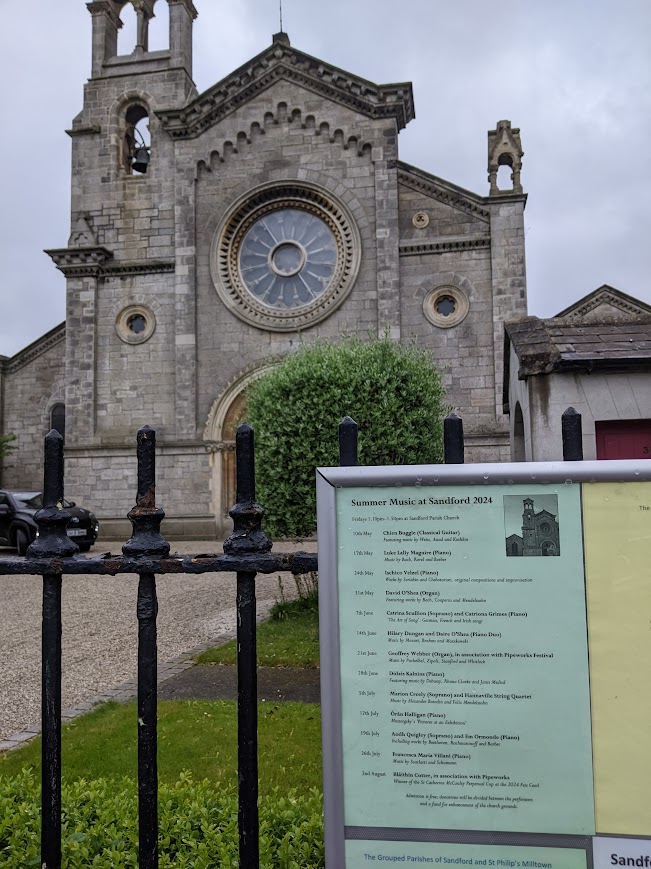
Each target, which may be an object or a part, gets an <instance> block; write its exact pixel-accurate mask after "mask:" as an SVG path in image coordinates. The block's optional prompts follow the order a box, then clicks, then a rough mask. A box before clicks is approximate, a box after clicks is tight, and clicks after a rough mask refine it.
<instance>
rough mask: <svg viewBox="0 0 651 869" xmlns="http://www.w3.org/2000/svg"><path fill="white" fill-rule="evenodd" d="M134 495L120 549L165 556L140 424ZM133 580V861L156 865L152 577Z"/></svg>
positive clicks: (151, 441)
mask: <svg viewBox="0 0 651 869" xmlns="http://www.w3.org/2000/svg"><path fill="white" fill-rule="evenodd" d="M136 450H137V456H138V493H137V496H136V506H135V507H134V508H133V509H132V510H130V512H129V513H128V518H129V519H130V521H131V524H132V526H133V532H132V534H131V539H130V540H129V541H128V542H127V543H125V544H124V546H123V547H122V552H123V553H124V554H125V555H129V556H135V557H138V556H141V557H143V556H149V557H159V558H164V557H165V556H166V555H169V551H170V547H169V543H167V541H166V540H165V538H164V537H163V536H162V534H161V533H160V524H161V522H162V521H163V519H164V518H165V513H164V511H163V510H161V508H160V507H156V432H155V431H154V430H153V429H151V428H149V426H144V427H143V428H141V429H140V430H139V432H138V435H137V448H136ZM139 577H140V579H139V582H138V604H137V617H138V842H139V849H138V854H139V857H138V865H139V866H140V869H157V867H158V764H157V758H156V753H157V710H156V704H157V700H158V684H157V682H158V678H157V677H158V662H157V644H156V643H157V638H156V616H157V615H158V601H157V599H156V576H155V574H153V573H140V574H139Z"/></svg>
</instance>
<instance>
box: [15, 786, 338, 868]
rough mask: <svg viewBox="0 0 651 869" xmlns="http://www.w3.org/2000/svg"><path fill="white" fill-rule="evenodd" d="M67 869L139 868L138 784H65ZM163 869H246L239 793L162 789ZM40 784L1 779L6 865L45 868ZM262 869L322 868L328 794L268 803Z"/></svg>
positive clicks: (263, 812) (264, 803)
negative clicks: (242, 857) (240, 859)
mask: <svg viewBox="0 0 651 869" xmlns="http://www.w3.org/2000/svg"><path fill="white" fill-rule="evenodd" d="M62 799H63V854H64V857H63V869H82V867H83V869H87V867H89V866H94V867H105V869H123V867H129V869H132V867H133V869H135V867H137V865H138V863H137V842H138V833H137V827H138V822H137V818H138V809H137V794H136V788H135V786H134V783H133V782H132V781H130V780H128V779H125V780H124V781H122V782H115V781H110V782H109V781H106V780H103V779H99V780H97V781H83V780H82V781H77V782H75V783H73V784H67V785H65V784H64V787H63V794H62ZM158 807H159V828H160V833H159V853H160V864H159V865H160V869H166V867H175V869H215V867H216V866H219V867H220V869H227V867H237V866H238V856H237V855H238V833H237V797H236V794H235V793H234V792H233V791H232V790H228V791H223V790H222V791H220V790H216V789H215V787H214V786H213V785H211V784H210V783H209V782H207V781H205V782H199V783H196V782H193V781H192V780H191V779H190V778H189V777H187V776H182V777H181V779H180V780H179V781H178V782H177V783H176V784H174V785H164V784H163V785H161V786H160V789H159V803H158ZM39 814H40V785H39V784H38V783H37V782H36V781H35V779H34V776H33V774H32V773H31V772H30V771H28V770H24V771H23V773H22V774H21V775H20V776H17V777H14V778H9V777H0V866H2V867H3V869H29V867H40V865H41V861H40V854H39V851H40V817H39ZM260 865H261V867H262V869H322V867H323V866H324V865H325V862H324V856H323V818H322V799H321V795H320V794H319V793H317V792H316V791H313V792H312V793H311V794H310V795H309V796H308V797H299V796H296V794H294V793H290V794H288V795H286V796H280V795H279V794H278V793H276V794H274V795H272V796H269V797H265V798H262V799H261V800H260Z"/></svg>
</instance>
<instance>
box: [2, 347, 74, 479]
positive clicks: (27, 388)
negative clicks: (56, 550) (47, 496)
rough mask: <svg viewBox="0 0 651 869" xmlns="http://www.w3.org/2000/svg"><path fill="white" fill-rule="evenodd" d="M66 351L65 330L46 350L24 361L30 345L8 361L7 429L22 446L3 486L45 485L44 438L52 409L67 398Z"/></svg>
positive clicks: (4, 476)
mask: <svg viewBox="0 0 651 869" xmlns="http://www.w3.org/2000/svg"><path fill="white" fill-rule="evenodd" d="M64 351H65V332H64V331H63V330H62V332H61V338H60V340H58V342H57V343H55V344H54V346H51V347H49V348H48V349H46V350H45V351H44V352H40V353H38V355H33V356H32V358H31V359H28V361H22V359H24V357H25V356H26V355H27V353H29V348H28V350H27V351H23V352H22V353H19V354H17V356H15V357H14V358H13V359H12V360H8V362H6V363H5V366H6V367H5V372H4V420H3V422H4V426H3V431H4V433H5V434H9V433H10V432H13V433H14V434H15V435H17V438H18V439H17V441H16V446H17V447H18V449H17V450H16V452H14V453H12V454H11V455H10V456H9V457H8V458H6V459H5V461H4V463H3V469H2V485H3V486H5V487H7V488H14V489H16V488H25V489H34V490H38V491H40V490H41V489H42V488H43V439H44V438H45V435H46V434H47V433H48V431H49V430H50V410H51V409H52V406H53V405H54V404H56V403H57V402H61V401H63V400H64V398H65V378H64ZM30 355H31V354H30ZM21 362H22V364H21Z"/></svg>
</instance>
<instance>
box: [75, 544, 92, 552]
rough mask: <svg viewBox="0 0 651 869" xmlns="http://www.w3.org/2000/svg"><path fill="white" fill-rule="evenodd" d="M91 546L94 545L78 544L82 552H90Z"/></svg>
mask: <svg viewBox="0 0 651 869" xmlns="http://www.w3.org/2000/svg"><path fill="white" fill-rule="evenodd" d="M91 545H92V544H90V543H78V544H77V546H78V547H79V551H80V552H88V551H89V550H90V547H91Z"/></svg>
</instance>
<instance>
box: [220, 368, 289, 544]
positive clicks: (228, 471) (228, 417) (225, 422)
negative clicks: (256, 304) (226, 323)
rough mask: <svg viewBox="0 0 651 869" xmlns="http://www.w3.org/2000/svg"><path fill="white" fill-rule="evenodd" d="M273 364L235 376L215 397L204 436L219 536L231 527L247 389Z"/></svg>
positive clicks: (226, 532) (227, 532)
mask: <svg viewBox="0 0 651 869" xmlns="http://www.w3.org/2000/svg"><path fill="white" fill-rule="evenodd" d="M274 364H275V362H265V363H263V364H262V365H260V366H258V367H256V368H254V369H250V370H248V371H246V372H244V373H243V374H241V375H240V376H239V377H237V378H236V379H235V380H233V381H232V382H231V384H230V385H229V386H228V387H227V388H226V389H225V390H224V392H223V393H222V394H221V395H220V396H219V398H218V399H216V401H215V402H214V404H213V406H212V408H211V410H210V413H209V415H208V421H207V422H206V427H205V429H204V434H203V438H204V442H205V444H206V450H207V451H208V453H209V454H210V466H211V491H212V502H213V510H214V514H215V525H216V531H217V535H218V536H223V535H225V534H229V533H230V531H231V529H232V522H231V519H230V517H229V515H228V511H229V510H230V509H231V507H232V506H233V504H234V503H235V498H236V480H235V435H236V433H237V427H238V425H240V424H241V423H242V422H246V390H247V387H248V386H249V385H250V384H251V383H252V382H253V381H254V380H257V379H258V377H261V376H262V375H263V374H264V373H265V372H267V371H269V369H270V368H272V367H273V366H274Z"/></svg>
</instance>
